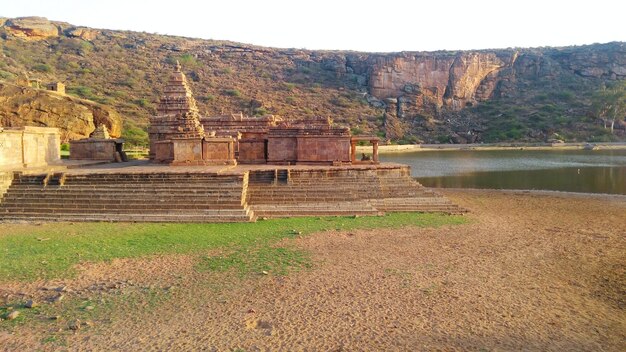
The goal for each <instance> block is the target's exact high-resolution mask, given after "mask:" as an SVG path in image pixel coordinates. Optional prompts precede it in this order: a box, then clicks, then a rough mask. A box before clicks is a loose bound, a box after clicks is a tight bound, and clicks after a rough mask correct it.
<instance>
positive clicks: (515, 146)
mask: <svg viewBox="0 0 626 352" xmlns="http://www.w3.org/2000/svg"><path fill="white" fill-rule="evenodd" d="M584 149H587V150H609V149H610V150H626V142H614V143H588V142H581V143H484V144H405V145H380V146H378V152H379V154H395V153H412V152H422V151H423V152H426V151H459V150H474V151H487V150H584ZM371 151H372V147H371V146H357V153H368V152H371Z"/></svg>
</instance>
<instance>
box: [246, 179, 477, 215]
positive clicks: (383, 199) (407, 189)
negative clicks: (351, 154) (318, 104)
mask: <svg viewBox="0 0 626 352" xmlns="http://www.w3.org/2000/svg"><path fill="white" fill-rule="evenodd" d="M285 171H286V170H270V171H251V173H250V183H249V186H248V197H249V198H248V203H249V204H250V207H251V208H252V209H253V210H254V212H255V214H256V215H257V216H259V217H291V216H323V215H377V214H381V213H385V212H414V211H417V212H440V213H447V214H462V213H465V212H466V210H465V209H463V208H461V207H459V206H457V205H455V204H453V203H451V202H450V201H449V200H448V199H447V198H445V197H443V196H441V195H439V194H437V193H435V192H433V191H431V190H429V189H427V188H424V187H423V186H422V185H420V184H419V183H418V182H416V181H414V180H413V179H412V178H411V177H410V174H409V172H408V169H406V170H405V169H404V168H395V169H380V170H376V169H361V170H359V169H349V170H345V169H338V170H332V169H331V170H288V172H287V174H285Z"/></svg>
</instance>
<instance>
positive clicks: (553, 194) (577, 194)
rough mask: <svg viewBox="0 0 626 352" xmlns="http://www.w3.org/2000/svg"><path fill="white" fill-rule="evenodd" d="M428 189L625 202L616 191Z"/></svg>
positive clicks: (433, 188) (625, 196)
mask: <svg viewBox="0 0 626 352" xmlns="http://www.w3.org/2000/svg"><path fill="white" fill-rule="evenodd" d="M427 188H428V189H431V190H434V191H436V192H441V193H444V194H445V193H475V194H481V195H486V194H488V193H498V194H507V193H508V194H513V195H524V194H532V195H538V196H549V197H559V198H585V199H604V200H617V201H624V202H626V194H617V193H585V192H571V191H553V190H542V189H496V188H458V187H450V188H436V187H427Z"/></svg>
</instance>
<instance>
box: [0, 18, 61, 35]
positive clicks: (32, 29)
mask: <svg viewBox="0 0 626 352" xmlns="http://www.w3.org/2000/svg"><path fill="white" fill-rule="evenodd" d="M3 28H4V29H5V30H6V31H7V32H8V33H9V34H11V35H13V36H15V37H17V38H22V39H26V40H41V39H46V38H50V37H58V36H59V27H58V26H57V25H56V24H54V23H52V22H50V21H48V19H46V18H44V17H20V18H13V19H9V20H7V21H6V22H5V23H4V24H3Z"/></svg>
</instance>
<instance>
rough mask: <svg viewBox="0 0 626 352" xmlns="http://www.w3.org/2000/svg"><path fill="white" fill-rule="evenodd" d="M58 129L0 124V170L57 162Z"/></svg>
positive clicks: (58, 158)
mask: <svg viewBox="0 0 626 352" xmlns="http://www.w3.org/2000/svg"><path fill="white" fill-rule="evenodd" d="M60 150H61V139H60V135H59V130H58V129H57V128H51V127H31V126H27V127H2V126H0V170H13V169H22V168H32V167H42V166H47V165H49V164H54V163H57V162H59V160H60V158H61V155H60Z"/></svg>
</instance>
